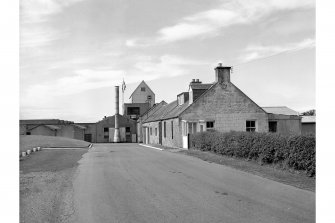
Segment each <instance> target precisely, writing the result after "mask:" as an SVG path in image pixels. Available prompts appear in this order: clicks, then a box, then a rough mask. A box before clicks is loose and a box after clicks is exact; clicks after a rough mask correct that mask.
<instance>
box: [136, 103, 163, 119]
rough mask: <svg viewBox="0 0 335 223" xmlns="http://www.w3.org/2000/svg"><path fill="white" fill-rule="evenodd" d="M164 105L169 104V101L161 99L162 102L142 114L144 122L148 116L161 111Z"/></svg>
mask: <svg viewBox="0 0 335 223" xmlns="http://www.w3.org/2000/svg"><path fill="white" fill-rule="evenodd" d="M164 105H167V103H166V102H165V101H161V102H160V103H158V104H155V105H154V106H153V107H151V108H150V109H149V110H148V111H146V112H145V113H144V114H143V115H141V117H140V118H141V119H142V122H145V121H146V120H147V119H148V118H150V116H151V115H152V114H154V113H156V112H157V111H159V109H160V108H161V107H162V106H164Z"/></svg>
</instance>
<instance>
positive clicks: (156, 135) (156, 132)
mask: <svg viewBox="0 0 335 223" xmlns="http://www.w3.org/2000/svg"><path fill="white" fill-rule="evenodd" d="M155 136H157V128H155Z"/></svg>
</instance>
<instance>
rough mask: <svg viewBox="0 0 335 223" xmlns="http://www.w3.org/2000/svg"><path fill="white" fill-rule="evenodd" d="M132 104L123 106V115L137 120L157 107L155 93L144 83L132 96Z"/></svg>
mask: <svg viewBox="0 0 335 223" xmlns="http://www.w3.org/2000/svg"><path fill="white" fill-rule="evenodd" d="M129 99H130V100H131V103H124V104H123V115H125V116H127V117H128V118H131V119H133V120H137V119H138V118H139V117H140V116H142V115H143V114H144V113H145V112H146V111H148V110H149V109H150V108H151V107H153V106H154V105H155V93H154V92H153V91H152V90H151V89H150V87H149V86H148V85H147V83H145V81H142V82H141V83H140V84H139V85H138V86H137V87H136V88H135V90H134V91H133V93H132V94H131V95H130V97H129Z"/></svg>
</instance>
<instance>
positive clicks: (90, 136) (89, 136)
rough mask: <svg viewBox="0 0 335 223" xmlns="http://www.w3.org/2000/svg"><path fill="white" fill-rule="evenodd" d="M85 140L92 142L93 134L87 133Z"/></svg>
mask: <svg viewBox="0 0 335 223" xmlns="http://www.w3.org/2000/svg"><path fill="white" fill-rule="evenodd" d="M84 141H86V142H92V134H85V135H84Z"/></svg>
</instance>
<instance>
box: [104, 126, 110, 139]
mask: <svg viewBox="0 0 335 223" xmlns="http://www.w3.org/2000/svg"><path fill="white" fill-rule="evenodd" d="M108 138H109V129H108V128H104V139H108Z"/></svg>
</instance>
